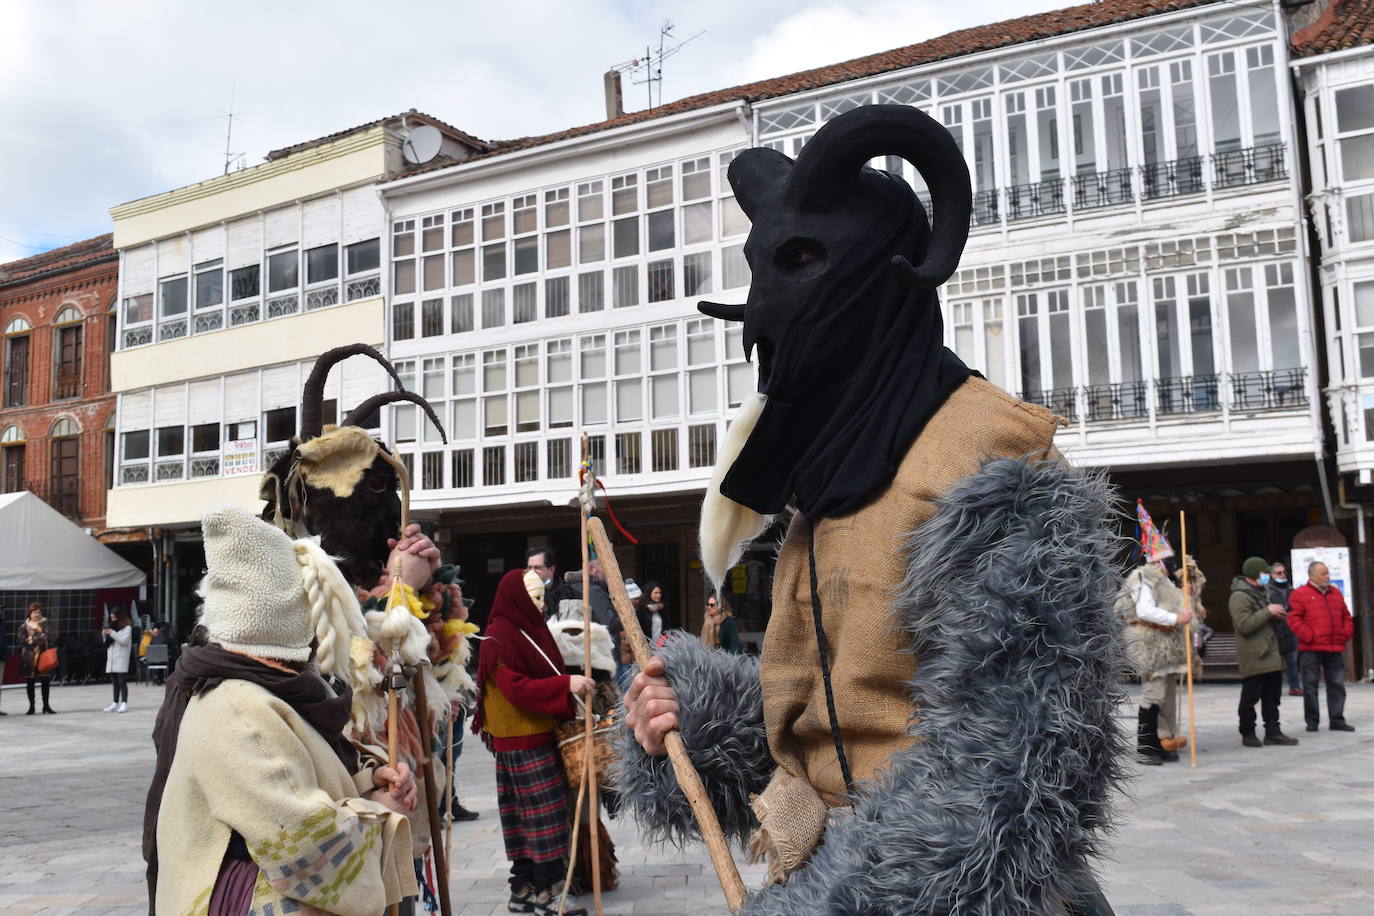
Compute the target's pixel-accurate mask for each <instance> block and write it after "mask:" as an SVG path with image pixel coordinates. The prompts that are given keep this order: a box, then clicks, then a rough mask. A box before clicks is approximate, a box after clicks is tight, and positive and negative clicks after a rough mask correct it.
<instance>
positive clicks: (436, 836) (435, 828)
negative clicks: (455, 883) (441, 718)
mask: <svg viewBox="0 0 1374 916" xmlns="http://www.w3.org/2000/svg"><path fill="white" fill-rule="evenodd" d="M410 689H411V690H414V691H415V712H416V714H417V718H418V719H419V720H420V738H421V741H422V742H423V744H424V746H423V747H422V748H421V749H420V752H421V755H422V756H421V758H420V761H421V762H420V771H421V772H422V773H423V774H424V778H425V808H426V811H427V812H428V814H429V848H430V850H431V854H432V855H433V856H434V871H435V874H436V875H437V877H436V879H435V880H436V881H438V883H439V887H438V891H439V911H440V913H442V914H443V916H453V909H452V906H453V905H452V903H451V902H450V901H449V899H448V857H447V856H445V855H444V845H443V842H442V840H443V837H442V836H440V833H439V829H440V828H439V799H437V798H435V793H436V792H437V791H438V789H439V787H438V786H437V785H435V779H434V758H433V757H432V756H431V752H432V748H431V741H430V738H431V736H432V735H433V734H434V723H433V721H431V719H430V717H429V700H428V698H427V697H426V696H425V683H424V672H423V670H420V669H417V670H416V671H415V674H414V676H413V677H412V678H411V680H410ZM451 739H452V736H451V735H450V742H449V747H450V748H451V747H452V746H453V743H452V740H451Z"/></svg>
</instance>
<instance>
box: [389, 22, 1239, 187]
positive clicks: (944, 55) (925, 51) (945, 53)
mask: <svg viewBox="0 0 1374 916" xmlns="http://www.w3.org/2000/svg"><path fill="white" fill-rule="evenodd" d="M1220 2H1224V0H1107V2H1102V3H1085V4H1082V5H1080V6H1071V7H1068V8H1066V9H1061V10H1052V11H1050V12H1047V13H1036V14H1034V15H1031V16H1022V17H1020V18H1018V19H1008V20H1005V21H1003V22H994V23H991V24H988V25H980V26H975V27H973V28H969V29H961V30H959V31H957V32H950V33H949V34H948V35H941V36H939V37H938V38H931V39H929V40H927V41H923V42H919V43H917V44H914V45H907V46H905V47H902V48H896V49H894V50H891V51H883V52H880V53H878V54H869V55H867V56H865V57H858V58H855V59H854V60H849V61H844V62H843V63H838V64H830V65H828V66H824V67H816V68H815V69H812V70H803V71H801V72H799V73H793V74H790V75H788V76H780V77H775V78H772V79H766V80H760V81H758V82H754V83H745V84H744V85H742V86H734V87H732V88H729V89H717V90H715V91H712V92H705V93H702V94H700V95H694V96H689V97H687V98H685V99H678V100H677V101H675V102H669V103H668V104H666V105H660V106H659V107H658V108H652V109H648V110H646V111H635V112H630V113H628V114H624V115H621V116H620V117H616V118H611V119H609V120H605V121H598V122H596V123H595V124H585V125H583V126H581V127H573V128H569V129H567V130H561V131H556V132H554V133H551V134H543V135H540V136H535V137H521V138H518V139H515V140H493V141H491V143H490V144H489V147H490V148H489V151H488V152H486V153H479V154H478V155H476V156H472V157H470V158H468V159H465V160H463V162H471V161H473V160H474V159H481V158H485V157H489V156H499V155H501V154H503V153H511V152H515V151H517V150H524V149H530V148H532V147H536V146H543V145H545V144H548V143H555V142H557V141H559V140H567V139H570V138H572V137H580V136H584V135H586V134H593V133H597V132H599V131H603V130H610V129H611V128H615V127H623V126H626V125H629V124H636V123H639V122H642V121H649V120H653V119H655V118H662V117H665V116H667V115H673V114H679V113H681V112H686V111H695V110H698V109H702V108H710V107H711V106H714V105H721V104H725V103H727V102H734V101H745V102H757V101H761V100H763V99H771V98H777V97H779V96H784V95H791V94H793V93H797V92H805V91H807V90H809V89H819V88H822V87H825V86H832V85H835V84H838V83H845V82H848V81H850V80H857V79H863V78H864V77H869V76H877V75H879V74H882V73H890V72H893V71H896V70H904V69H906V68H908V67H915V66H918V65H920V64H929V63H934V62H936V61H941V60H949V59H951V58H955V57H963V56H965V55H968V54H974V53H977V52H979V51H990V50H993V49H995V48H1005V47H1008V46H1011V45H1018V44H1024V43H1025V42H1029V41H1036V40H1038V39H1042V38H1052V37H1055V36H1059V35H1067V34H1069V33H1072V32H1080V31H1083V30H1085V29H1095V28H1099V27H1101V26H1107V25H1112V24H1115V23H1120V22H1129V21H1131V20H1134V19H1143V18H1145V17H1147V16H1156V15H1159V14H1160V13H1169V12H1173V11H1176V10H1184V9H1190V8H1192V7H1198V6H1207V5H1209V4H1212V3H1220ZM458 164H460V163H457V162H451V161H447V162H434V163H430V164H429V165H424V166H421V167H419V168H414V169H410V170H408V171H407V172H406V173H405V174H404V175H395V176H392V177H390V178H386V179H383V181H395V180H397V179H400V178H408V177H410V176H411V175H417V174H422V173H424V172H433V171H438V170H440V169H445V168H449V167H451V166H454V165H458Z"/></svg>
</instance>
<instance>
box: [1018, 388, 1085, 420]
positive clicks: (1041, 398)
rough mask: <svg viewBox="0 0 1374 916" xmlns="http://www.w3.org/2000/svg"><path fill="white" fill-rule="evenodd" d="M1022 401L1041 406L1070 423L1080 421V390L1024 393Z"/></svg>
mask: <svg viewBox="0 0 1374 916" xmlns="http://www.w3.org/2000/svg"><path fill="white" fill-rule="evenodd" d="M1021 400H1023V401H1029V402H1030V403H1032V404H1039V405H1040V406H1041V407H1045V408H1047V409H1049V410H1050V411H1052V412H1053V413H1056V414H1058V415H1059V416H1061V417H1063V418H1064V419H1066V420H1069V421H1070V422H1074V421H1077V420H1078V389H1077V388H1050V389H1046V390H1042V391H1023V392H1022V393H1021Z"/></svg>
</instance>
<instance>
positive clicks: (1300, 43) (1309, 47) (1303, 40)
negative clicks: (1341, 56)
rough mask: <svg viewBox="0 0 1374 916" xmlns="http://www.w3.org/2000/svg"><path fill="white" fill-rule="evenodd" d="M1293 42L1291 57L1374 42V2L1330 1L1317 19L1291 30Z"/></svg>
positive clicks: (1361, 0)
mask: <svg viewBox="0 0 1374 916" xmlns="http://www.w3.org/2000/svg"><path fill="white" fill-rule="evenodd" d="M1292 44H1293V56H1294V57H1312V56H1314V55H1317V54H1329V53H1330V52H1332V51H1344V50H1346V49H1347V48H1359V47H1363V46H1365V45H1370V44H1374V3H1371V2H1370V0H1331V3H1330V5H1328V6H1327V8H1326V9H1325V10H1323V11H1322V14H1321V15H1320V16H1318V17H1317V21H1316V22H1314V23H1312V24H1311V25H1309V26H1307V27H1305V28H1302V29H1299V30H1298V31H1296V32H1294V33H1293V39H1292Z"/></svg>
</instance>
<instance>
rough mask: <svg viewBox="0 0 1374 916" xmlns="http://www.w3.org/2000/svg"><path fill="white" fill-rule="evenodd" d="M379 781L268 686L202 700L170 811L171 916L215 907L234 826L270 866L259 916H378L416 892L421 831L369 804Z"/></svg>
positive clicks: (256, 891)
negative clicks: (415, 834)
mask: <svg viewBox="0 0 1374 916" xmlns="http://www.w3.org/2000/svg"><path fill="white" fill-rule="evenodd" d="M372 785H373V781H372V769H371V768H370V767H365V768H363V769H361V770H359V772H358V773H357V774H356V775H354V776H350V775H349V773H348V770H347V769H345V768H344V765H343V764H342V763H340V762H339V758H338V757H337V756H336V755H335V754H334V752H333V751H332V750H331V749H330V747H329V745H328V744H327V743H326V742H325V740H324V739H323V738H322V737H320V734H319V732H317V731H316V730H315V728H314V727H313V726H312V725H310V723H309V722H307V721H305V720H304V719H303V718H301V717H300V716H299V715H297V714H296V712H295V711H294V710H293V709H292V708H291V707H290V706H289V705H288V704H287V703H285V702H283V701H282V700H280V699H278V698H277V697H275V696H273V695H272V693H271V692H269V691H267V690H265V689H264V688H262V687H259V686H258V685H256V684H250V683H248V682H247V681H241V680H230V681H225V682H224V683H223V684H221V685H220V686H218V687H216V688H215V689H214V690H211V691H209V692H208V693H206V694H204V695H201V696H198V697H195V698H194V699H192V700H191V702H190V703H189V704H188V705H187V707H186V715H185V718H184V719H183V720H182V723H181V732H180V734H179V736H178V738H177V750H176V759H175V760H174V761H173V763H172V769H171V772H170V773H168V775H167V786H166V789H165V790H164V792H163V796H162V808H161V811H160V813H159V815H158V823H157V843H158V848H159V849H160V850H166V852H165V855H164V857H163V863H162V868H161V870H160V872H159V874H158V883H157V911H158V914H159V916H187V914H195V916H199V914H205V913H207V912H208V911H209V905H210V895H211V892H212V891H213V890H214V886H215V879H216V877H217V876H218V874H219V869H220V863H221V861H222V860H223V858H224V852H225V849H226V848H228V845H229V838H230V834H231V831H233V830H237V831H238V832H239V833H240V834H241V835H242V836H243V838H244V840H245V842H246V843H247V846H248V852H249V855H251V856H252V858H253V861H254V862H255V863H256V864H257V866H258V868H259V872H258V880H257V883H256V885H255V886H254V888H253V899H252V907H251V909H250V913H262V912H264V911H267V912H277V913H281V912H299V911H302V910H303V911H304V912H325V913H337V914H340V916H377V914H379V913H381V912H382V911H383V910H384V909H385V908H386V907H387V906H388V905H389V904H391V903H394V902H396V901H399V900H400V899H401V898H402V897H405V896H408V895H410V894H414V893H415V892H416V887H415V873H414V870H413V866H412V863H411V858H410V824H409V822H408V821H407V820H406V818H405V817H403V816H402V815H399V814H396V813H395V812H393V811H391V810H389V809H388V808H386V807H385V806H383V805H381V804H379V803H378V802H374V801H370V800H368V799H365V798H362V797H360V796H362V795H363V794H365V793H367V792H368V791H370V790H371V789H372ZM288 901H291V903H288ZM292 903H294V904H296V906H293V905H292Z"/></svg>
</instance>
